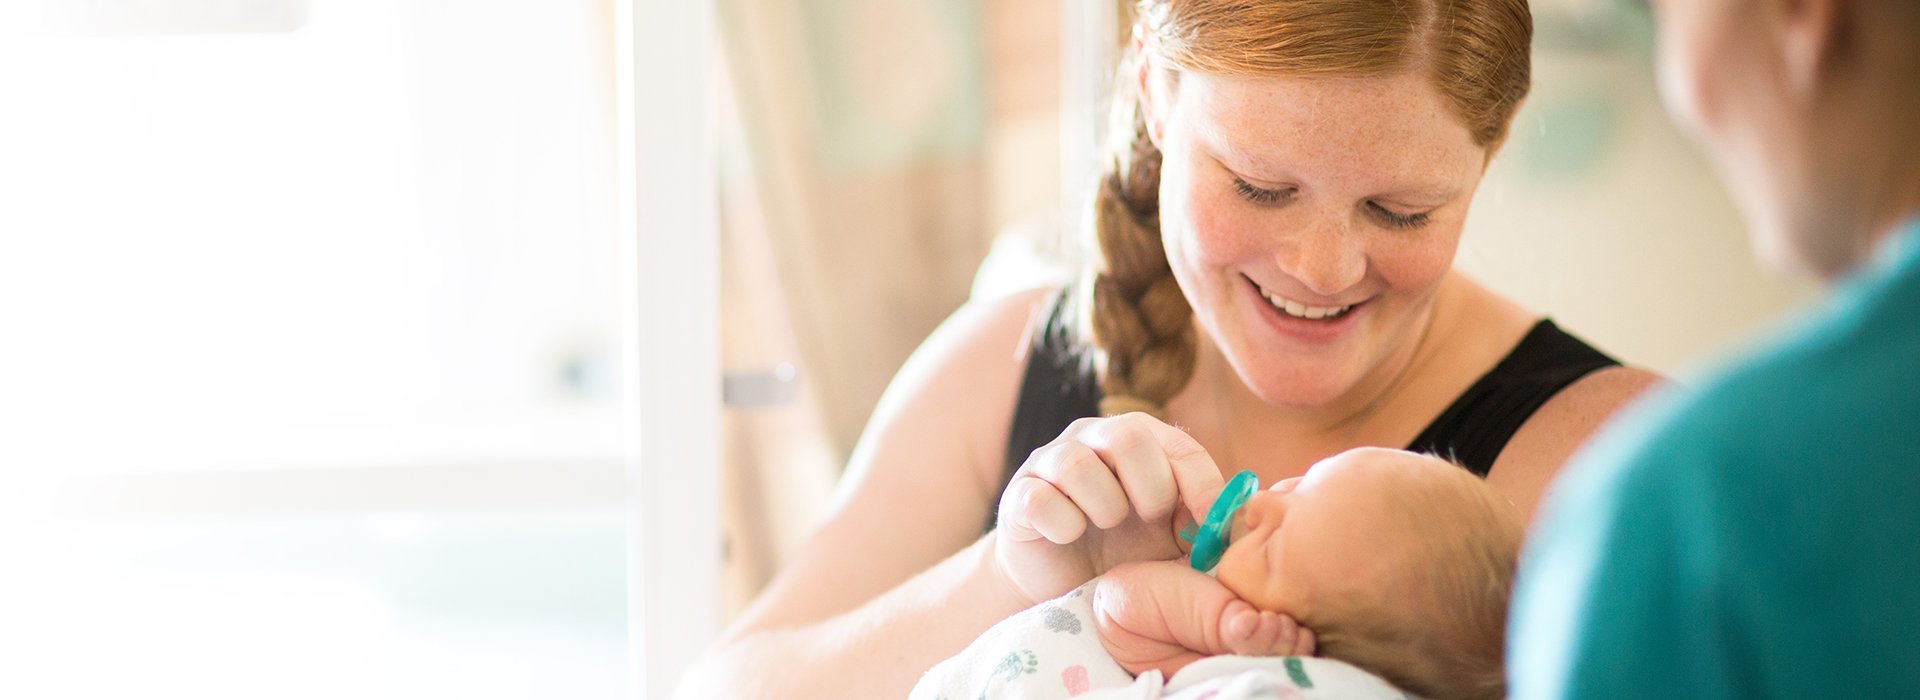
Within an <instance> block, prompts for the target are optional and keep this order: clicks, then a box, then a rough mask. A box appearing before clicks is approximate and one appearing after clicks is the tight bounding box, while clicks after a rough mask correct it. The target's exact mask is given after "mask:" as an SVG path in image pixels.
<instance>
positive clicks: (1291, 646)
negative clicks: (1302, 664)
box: [1220, 598, 1314, 656]
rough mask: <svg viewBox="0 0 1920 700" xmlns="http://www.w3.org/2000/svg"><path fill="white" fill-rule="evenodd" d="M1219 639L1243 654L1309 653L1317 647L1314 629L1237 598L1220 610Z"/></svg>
mask: <svg viewBox="0 0 1920 700" xmlns="http://www.w3.org/2000/svg"><path fill="white" fill-rule="evenodd" d="M1220 641H1221V643H1222V644H1224V645H1226V648H1227V651H1228V652H1229V653H1233V654H1239V655H1241V656H1308V655H1311V654H1313V648H1314V639H1313V630H1310V629H1307V628H1305V627H1302V626H1300V623H1298V622H1295V621H1294V620H1293V618H1292V617H1291V616H1287V615H1282V614H1280V613H1277V612H1269V611H1266V610H1261V609H1258V608H1255V607H1253V605H1252V604H1250V603H1248V602H1247V601H1244V600H1240V599H1238V598H1235V599H1233V600H1231V601H1228V602H1227V607H1226V609H1225V610H1222V611H1221V613H1220Z"/></svg>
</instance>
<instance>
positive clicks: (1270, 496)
mask: <svg viewBox="0 0 1920 700" xmlns="http://www.w3.org/2000/svg"><path fill="white" fill-rule="evenodd" d="M1282 500H1283V499H1282V498H1281V494H1279V493H1275V492H1273V491H1256V492H1254V494H1253V495H1252V496H1249V497H1247V503H1246V505H1243V506H1240V512H1238V513H1234V514H1233V526H1232V527H1230V528H1228V529H1227V542H1229V543H1231V542H1233V541H1234V540H1237V539H1240V537H1241V536H1242V535H1245V534H1247V533H1249V532H1253V531H1255V530H1258V529H1260V528H1261V527H1262V526H1265V525H1269V524H1271V523H1275V522H1278V519H1277V518H1276V516H1278V515H1279V514H1280V511H1281V508H1282V506H1281V501H1282Z"/></svg>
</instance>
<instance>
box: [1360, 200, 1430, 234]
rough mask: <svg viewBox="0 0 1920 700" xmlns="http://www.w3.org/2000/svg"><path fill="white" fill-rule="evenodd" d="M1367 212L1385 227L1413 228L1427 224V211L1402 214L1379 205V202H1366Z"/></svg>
mask: <svg viewBox="0 0 1920 700" xmlns="http://www.w3.org/2000/svg"><path fill="white" fill-rule="evenodd" d="M1367 212H1368V213H1370V214H1372V215H1373V217H1374V218H1375V219H1378V220H1380V223H1382V224H1384V225H1386V227H1387V228H1396V229H1415V228H1420V227H1421V226H1425V225H1427V212H1418V213H1414V214H1402V213H1399V212H1396V211H1394V210H1392V209H1388V208H1386V207H1383V206H1380V203H1379V202H1367Z"/></svg>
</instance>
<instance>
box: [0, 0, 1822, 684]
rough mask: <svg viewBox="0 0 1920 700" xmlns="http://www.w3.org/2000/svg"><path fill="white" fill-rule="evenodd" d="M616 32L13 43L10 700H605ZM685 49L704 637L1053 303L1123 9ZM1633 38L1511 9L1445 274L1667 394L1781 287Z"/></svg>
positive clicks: (6, 610) (359, 11) (577, 24)
mask: <svg viewBox="0 0 1920 700" xmlns="http://www.w3.org/2000/svg"><path fill="white" fill-rule="evenodd" d="M622 5H623V3H620V2H616V1H615V0H540V1H536V0H491V1H486V2H482V1H478V0H467V1H462V2H454V1H452V0H102V1H96V2H88V3H71V2H63V1H61V0H5V2H4V3H0V328H4V329H5V340H3V341H0V505H4V506H5V507H6V509H7V510H6V512H8V513H10V514H15V515H18V514H24V513H31V514H32V519H31V520H29V521H23V522H26V523H28V524H27V525H22V526H18V527H7V528H4V530H5V533H4V534H0V544H4V545H5V546H6V549H0V554H4V555H5V556H7V557H8V558H9V560H12V561H29V562H36V563H40V564H42V565H44V566H45V567H47V568H46V571H44V572H42V573H46V574H49V575H44V576H17V575H16V576H8V577H7V579H8V585H9V586H10V588H8V589H7V590H8V595H6V596H4V597H0V620H6V622H0V630H14V632H13V633H11V634H10V633H9V632H6V631H0V650H4V652H5V653H6V654H7V658H9V659H10V660H12V661H19V662H21V663H20V664H19V665H18V666H17V668H23V669H32V670H34V672H35V673H36V674H38V675H37V676H36V677H42V678H44V679H57V681H58V682H57V683H53V684H50V685H47V686H45V687H47V688H49V689H50V690H47V691H45V692H44V693H43V694H41V695H36V696H35V697H74V698H95V697H117V696H124V695H130V694H134V693H138V694H140V695H143V696H147V697H172V696H175V695H183V696H184V695H189V694H190V695H192V696H193V697H197V698H319V697H342V696H349V695H350V696H356V697H376V698H377V697H423V696H430V697H440V696H455V695H457V696H460V697H467V698H523V697H555V696H558V697H575V698H612V697H622V696H629V695H630V694H632V693H633V692H634V688H633V680H632V679H630V678H629V677H628V672H627V668H626V665H627V663H628V658H629V653H630V651H631V649H630V648H629V645H630V642H629V638H630V637H629V630H628V615H627V613H628V610H629V600H630V595H631V593H630V591H631V590H632V584H633V582H632V581H630V580H629V577H630V575H629V573H628V572H629V570H630V569H629V564H630V563H631V562H629V561H628V557H629V552H631V551H632V544H633V543H632V542H630V541H629V536H628V532H629V531H628V521H629V518H630V517H632V515H633V513H632V508H633V507H634V506H633V503H635V498H634V496H635V494H634V493H632V492H631V489H630V488H629V486H628V481H627V472H626V468H627V464H626V461H625V460H626V454H627V453H626V452H625V451H624V449H625V445H626V444H627V442H628V441H629V440H630V439H631V438H633V431H634V430H635V427H634V425H633V423H632V421H631V418H630V416H629V415H628V414H627V413H625V412H624V411H623V407H622V402H621V396H620V386H621V381H622V380H621V379H620V378H621V377H623V376H626V373H628V372H631V371H632V369H633V368H632V367H630V366H628V365H629V364H630V362H631V360H630V359H629V357H628V355H626V354H623V353H622V351H621V350H620V344H619V341H620V336H621V333H622V328H623V327H624V325H623V324H626V323H628V322H629V321H630V319H627V318H624V317H623V314H625V313H627V311H626V310H624V307H623V306H622V304H621V301H620V293H621V289H622V288H623V287H622V285H623V280H622V278H621V275H622V274H623V270H627V269H628V268H627V267H625V266H624V265H623V261H622V255H623V250H629V249H628V248H623V247H622V237H623V236H627V235H630V232H629V231H627V230H625V229H624V228H623V226H622V224H621V215H620V206H621V202H622V196H623V194H622V193H621V192H620V187H621V182H622V180H621V179H620V161H619V149H620V143H621V134H620V133H619V129H620V121H619V119H618V118H617V112H618V109H617V103H618V92H619V87H618V83H619V77H618V75H617V74H618V71H617V63H618V60H619V59H618V56H617V53H618V52H617V51H616V44H617V41H616V38H617V35H618V32H619V31H621V28H622V25H621V24H620V23H619V22H618V21H617V17H618V16H619V11H620V9H621V7H622ZM714 5H715V10H716V12H717V15H716V18H717V24H716V26H715V27H714V29H715V32H716V34H717V36H716V37H715V40H716V42H717V45H718V46H719V47H720V48H719V51H718V52H717V53H716V55H715V56H714V57H713V58H714V66H715V73H714V81H715V82H714V85H715V88H716V92H717V94H716V101H715V105H714V114H715V115H716V119H715V123H714V125H713V127H714V130H715V133H716V135H717V151H716V153H715V157H716V158H717V159H718V160H717V170H718V173H719V178H718V181H717V182H716V183H714V186H715V187H716V188H717V190H718V193H719V201H720V212H719V223H720V226H719V231H718V232H717V236H718V245H719V246H720V247H721V253H722V255H721V269H720V282H721V287H720V290H719V293H720V306H719V308H720V318H719V319H717V322H718V323H719V325H720V328H721V338H720V348H721V355H722V357H721V358H720V359H721V364H722V366H723V367H724V372H725V373H724V376H723V377H717V378H715V381H717V382H719V383H720V384H721V386H722V387H723V392H724V399H725V404H726V409H725V411H724V415H722V416H721V417H720V421H721V423H720V425H721V429H722V432H721V438H722V442H721V447H722V449H723V455H724V458H723V460H722V464H720V465H651V466H649V467H648V468H671V469H713V468H716V467H717V468H720V469H721V470H722V475H723V477H724V479H723V483H724V485H725V498H724V507H722V508H720V509H719V512H718V513H716V514H715V516H714V517H715V519H716V520H717V521H718V522H715V523H698V522H696V523H688V524H687V530H686V532H687V533H689V534H688V535H687V537H688V538H690V540H691V541H694V542H701V541H710V542H711V545H712V546H717V547H723V548H724V553H725V562H726V564H725V570H724V578H723V581H724V591H723V593H724V601H725V606H726V608H727V611H728V612H729V613H730V612H732V611H737V610H738V609H739V608H740V607H741V606H743V605H744V603H745V602H746V601H747V600H748V599H749V598H750V597H751V596H752V595H753V594H754V593H755V592H757V591H758V590H759V588H760V587H761V586H762V585H764V583H765V581H766V580H767V579H768V578H769V577H770V576H771V575H772V574H773V573H774V572H775V571H777V570H778V567H779V566H780V564H781V562H782V561H784V559H785V558H786V557H787V556H789V555H790V554H791V552H792V551H793V549H794V548H795V546H796V545H797V544H798V542H799V541H800V540H801V539H802V538H803V537H804V536H805V534H806V531H807V529H808V527H809V526H810V524H811V523H812V522H813V521H814V519H816V518H817V517H818V516H819V514H820V512H821V509H822V508H823V507H824V505H825V503H826V500H827V498H828V494H829V492H830V490H831V488H832V484H833V481H834V479H835V478H836V477H837V475H838V472H839V469H840V467H841V465H842V463H843V462H844V460H845V457H846V455H847V454H848V452H849V451H850V449H851V447H852V445H853V443H854V441H855V440H856V439H857V437H858V435H859V432H860V430H861V428H862V426H863V424H864V423H865V421H866V419H867V415H868V412H869V411H870V410H871V409H872V407H873V405H874V402H875V401H876V399H877V398H878V396H879V394H880V392H881V390H882V389H883V388H884V387H885V385H886V382H887V381H888V379H889V378H890V377H891V376H892V374H893V372H894V371H895V370H896V369H897V368H898V367H899V365H900V364H901V362H902V361H904V360H905V358H906V356H907V355H908V353H910V352H911V351H912V349H913V348H914V347H915V346H916V345H917V344H918V343H919V341H920V340H921V339H922V338H924V337H925V335H926V334H927V333H928V332H929V331H930V330H931V329H932V328H933V327H934V326H935V325H936V324H938V323H939V322H940V320H941V319H943V318H944V317H945V316H946V315H947V314H949V313H951V312H952V311H953V310H954V309H955V308H956V307H958V306H959V305H960V304H962V303H964V302H966V301H967V299H969V298H970V297H974V296H992V295H997V294H1004V293H1007V292H1010V291H1014V290H1018V289H1022V288H1026V287H1030V286H1034V285H1042V284H1051V283H1057V282H1058V281H1059V280H1061V279H1063V278H1064V277H1065V276H1066V275H1067V274H1068V271H1069V270H1070V269H1071V267H1072V263H1073V261H1074V260H1075V259H1076V255H1077V250H1076V243H1075V242H1076V241H1077V228H1076V227H1077V226H1078V224H1079V222H1080V221H1081V220H1082V218H1083V211H1082V206H1083V203H1084V200H1085V198H1086V196H1087V191H1088V188H1087V184H1088V183H1089V182H1090V178H1091V177H1092V173H1093V168H1094V165H1095V163H1096V158H1097V155H1096V144H1097V143H1098V140H1099V138H1100V134H1099V133H1098V132H1097V129H1098V127H1100V126H1101V125H1102V122H1103V119H1102V116H1103V115H1104V106H1103V102H1102V100H1103V98H1104V95H1105V90H1106V89H1107V87H1108V85H1109V84H1110V83H1111V71H1112V61H1113V60H1114V58H1115V57H1116V56H1117V49H1118V46H1119V44H1118V42H1119V38H1120V37H1121V36H1123V35H1124V29H1123V28H1124V26H1125V21H1126V19H1125V18H1126V14H1125V12H1126V11H1125V3H1123V2H1119V1H1118V0H1059V1H1056V2H1034V1H1033V0H907V1H902V0H714ZM1625 5H1627V3H1617V2H1614V1H1612V0H1536V1H1535V2H1534V3H1533V7H1534V14H1535V23H1536V44H1535V86H1534V89H1533V93H1532V97H1531V98H1530V99H1529V101H1528V102H1527V103H1526V106H1525V107H1524V109H1523V110H1522V111H1521V112H1520V114H1519V116H1518V117H1517V121H1516V124H1515V127H1514V132H1513V137H1512V139H1511V141H1510V142H1509V145H1508V146H1507V147H1506V150H1505V151H1504V152H1503V153H1502V154H1501V155H1500V156H1499V157H1498V158H1497V159H1496V160H1495V161H1494V163H1493V166H1492V168H1491V170H1490V172H1489V175H1488V177H1487V179H1486V181H1485V182H1484V184H1483V185H1482V187H1481V191H1480V193H1479V199H1478V201H1477V202H1476V203H1475V205H1474V213H1473V215H1472V218H1471V220H1470V223H1469V226H1468V234H1467V237H1466V240H1465V243H1464V244H1463V245H1462V247H1461V250H1460V254H1459V260H1458V264H1459V265H1460V266H1461V267H1462V268H1464V269H1466V270H1468V271H1470V272H1471V273H1473V274H1475V275H1477V276H1478V277H1479V278H1481V279H1482V280H1484V281H1486V282H1488V283H1489V284H1491V285H1492V286H1493V287H1495V288H1497V289H1500V290H1502V291H1504V292H1506V293H1508V294H1510V295H1512V296H1513V297H1515V298H1517V299H1519V300H1520V301H1522V302H1523V303H1525V304H1527V305H1529V306H1531V307H1532V308H1534V309H1536V310H1538V311H1540V312H1542V313H1546V314H1551V315H1553V316H1554V317H1555V318H1556V319H1558V320H1560V321H1561V322H1562V324H1563V325H1565V326H1567V327H1569V328H1571V329H1574V330H1575V331H1576V332H1579V333H1581V334H1582V335H1584V336H1586V337H1587V338H1588V339H1589V340H1590V341H1592V342H1594V343H1596V344H1597V345H1599V346H1600V347H1602V348H1603V349H1606V350H1608V351H1609V352H1612V353H1613V354H1615V355H1616V356H1619V357H1621V358H1624V359H1627V360H1629V361H1631V362H1633V363H1636V364H1641V365H1644V366H1647V367H1651V368H1653V369H1656V370H1660V371H1678V370H1682V369H1683V368H1684V367H1685V366H1686V365H1688V364H1689V363H1691V362H1693V361H1695V360H1696V359H1697V358H1699V357H1701V356H1702V354H1703V353H1707V352H1709V351H1710V349H1711V348H1713V347H1715V346H1717V345H1720V344H1722V343H1725V342H1727V341H1729V340H1730V339H1732V338H1735V337H1737V336H1738V335H1740V334H1741V333H1744V332H1746V331H1747V330H1748V329H1751V328H1753V327H1754V326H1756V325H1758V324H1761V323H1763V322H1764V321H1765V320H1766V319H1768V318H1769V317H1771V316H1774V315H1776V314H1778V313H1779V312H1780V311H1782V310H1784V309H1786V308H1789V307H1791V306H1793V305H1795V304H1797V303H1799V302H1800V301H1801V300H1803V299H1806V298H1807V295H1808V292H1809V288H1806V287H1802V286H1797V285H1796V284H1794V283H1790V282H1784V281H1779V280H1775V279H1772V278H1769V277H1767V276H1765V275H1764V274H1762V273H1760V272H1759V271H1756V270H1755V269H1754V265H1753V264H1752V262H1751V258H1750V256H1749V255H1748V253H1747V251H1746V244H1745V240H1744V236H1743V234H1742V229H1741V224H1740V221H1739V219H1738V217H1737V215H1736V214H1735V213H1734V212H1733V210H1732V209H1731V207H1730V205H1729V203H1728V202H1727V200H1726V198H1725V196H1724V195H1723V193H1722V192H1721V190H1720V188H1719V185H1718V184H1717V183H1716V182H1715V181H1714V179H1713V178H1712V177H1711V174H1710V173H1709V172H1708V170H1707V169H1706V167H1705V165H1704V163H1703V162H1702V161H1701V159H1700V157H1699V155H1698V154H1697V153H1696V152H1695V151H1694V149H1692V148H1691V147H1690V145H1689V144H1688V143H1687V141H1686V140H1685V139H1684V138H1683V137H1682V136H1681V135H1680V134H1677V133H1676V132H1675V131H1674V129H1673V128H1672V127H1671V126H1670V124H1669V122H1668V121H1667V119H1666V118H1665V115H1664V114H1663V112H1662V111H1661V108H1660V105H1659V103H1658V101H1657V98H1656V95H1655V90H1654V86H1653V80H1652V71H1651V66H1650V61H1649V51H1650V46H1649V40H1650V35H1651V32H1650V31H1649V28H1648V27H1647V26H1646V24H1645V18H1644V17H1642V16H1641V15H1640V14H1638V13H1637V12H1636V11H1634V10H1630V9H1626V7H1625ZM644 19H645V18H636V22H639V21H641V20H644ZM647 82H648V80H647V76H646V74H645V72H644V70H643V71H642V72H641V74H640V75H639V76H638V77H637V79H636V81H635V84H636V85H637V86H638V87H637V88H636V90H637V93H636V95H635V98H634V99H635V109H636V110H638V111H639V112H641V113H642V114H644V113H645V112H646V111H647V110H648V109H650V108H651V107H654V106H655V105H650V103H649V102H648V93H647V91H646V87H645V86H646V84H647ZM697 137H698V136H697V135H693V134H689V135H687V138H697ZM642 216H644V213H642ZM688 235H701V234H700V232H689V233H688ZM678 301H679V300H676V299H666V298H662V299H645V300H642V301H641V303H643V304H644V303H657V304H673V303H677V302H678ZM641 342H642V343H674V342H677V340H676V339H674V338H642V339H641ZM699 538H710V540H703V539H699ZM657 564H659V565H661V566H668V567H670V566H672V565H673V562H659V563H657ZM23 629H25V630H34V631H35V633H34V634H33V635H26V634H21V633H19V630H23ZM10 665H11V664H10ZM29 675H32V674H29ZM16 677H17V676H16ZM0 683H4V681H0ZM4 688H5V686H4V685H0V691H3V690H4ZM0 695H7V693H5V692H0ZM20 697H24V696H20Z"/></svg>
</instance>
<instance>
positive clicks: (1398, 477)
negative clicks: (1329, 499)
mask: <svg viewBox="0 0 1920 700" xmlns="http://www.w3.org/2000/svg"><path fill="white" fill-rule="evenodd" d="M1461 469H1462V468H1461V467H1460V466H1459V465H1456V464H1453V463H1452V462H1448V461H1446V460H1443V459H1440V458H1439V457H1435V456H1432V455H1426V454H1420V453H1416V452H1408V451H1405V450H1393V449H1387V448H1383V447H1367V448H1358V449H1353V450H1348V451H1346V452H1342V453H1340V454H1338V455H1334V456H1332V457H1329V458H1327V459H1324V460H1321V461H1320V462H1319V463H1317V464H1314V465H1313V466H1312V467H1310V468H1308V469H1307V473H1306V475H1305V478H1304V479H1303V480H1302V481H1303V483H1304V482H1312V483H1316V484H1319V483H1325V484H1330V485H1331V484H1341V485H1357V484H1355V482H1369V483H1378V482H1389V483H1392V484H1393V485H1396V486H1402V487H1407V488H1422V487H1425V488H1438V487H1441V486H1443V485H1445V484H1446V483H1447V482H1449V481H1451V480H1453V478H1454V477H1457V476H1459V475H1460V474H1457V473H1456V472H1461ZM1462 473H1463V472H1462Z"/></svg>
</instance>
